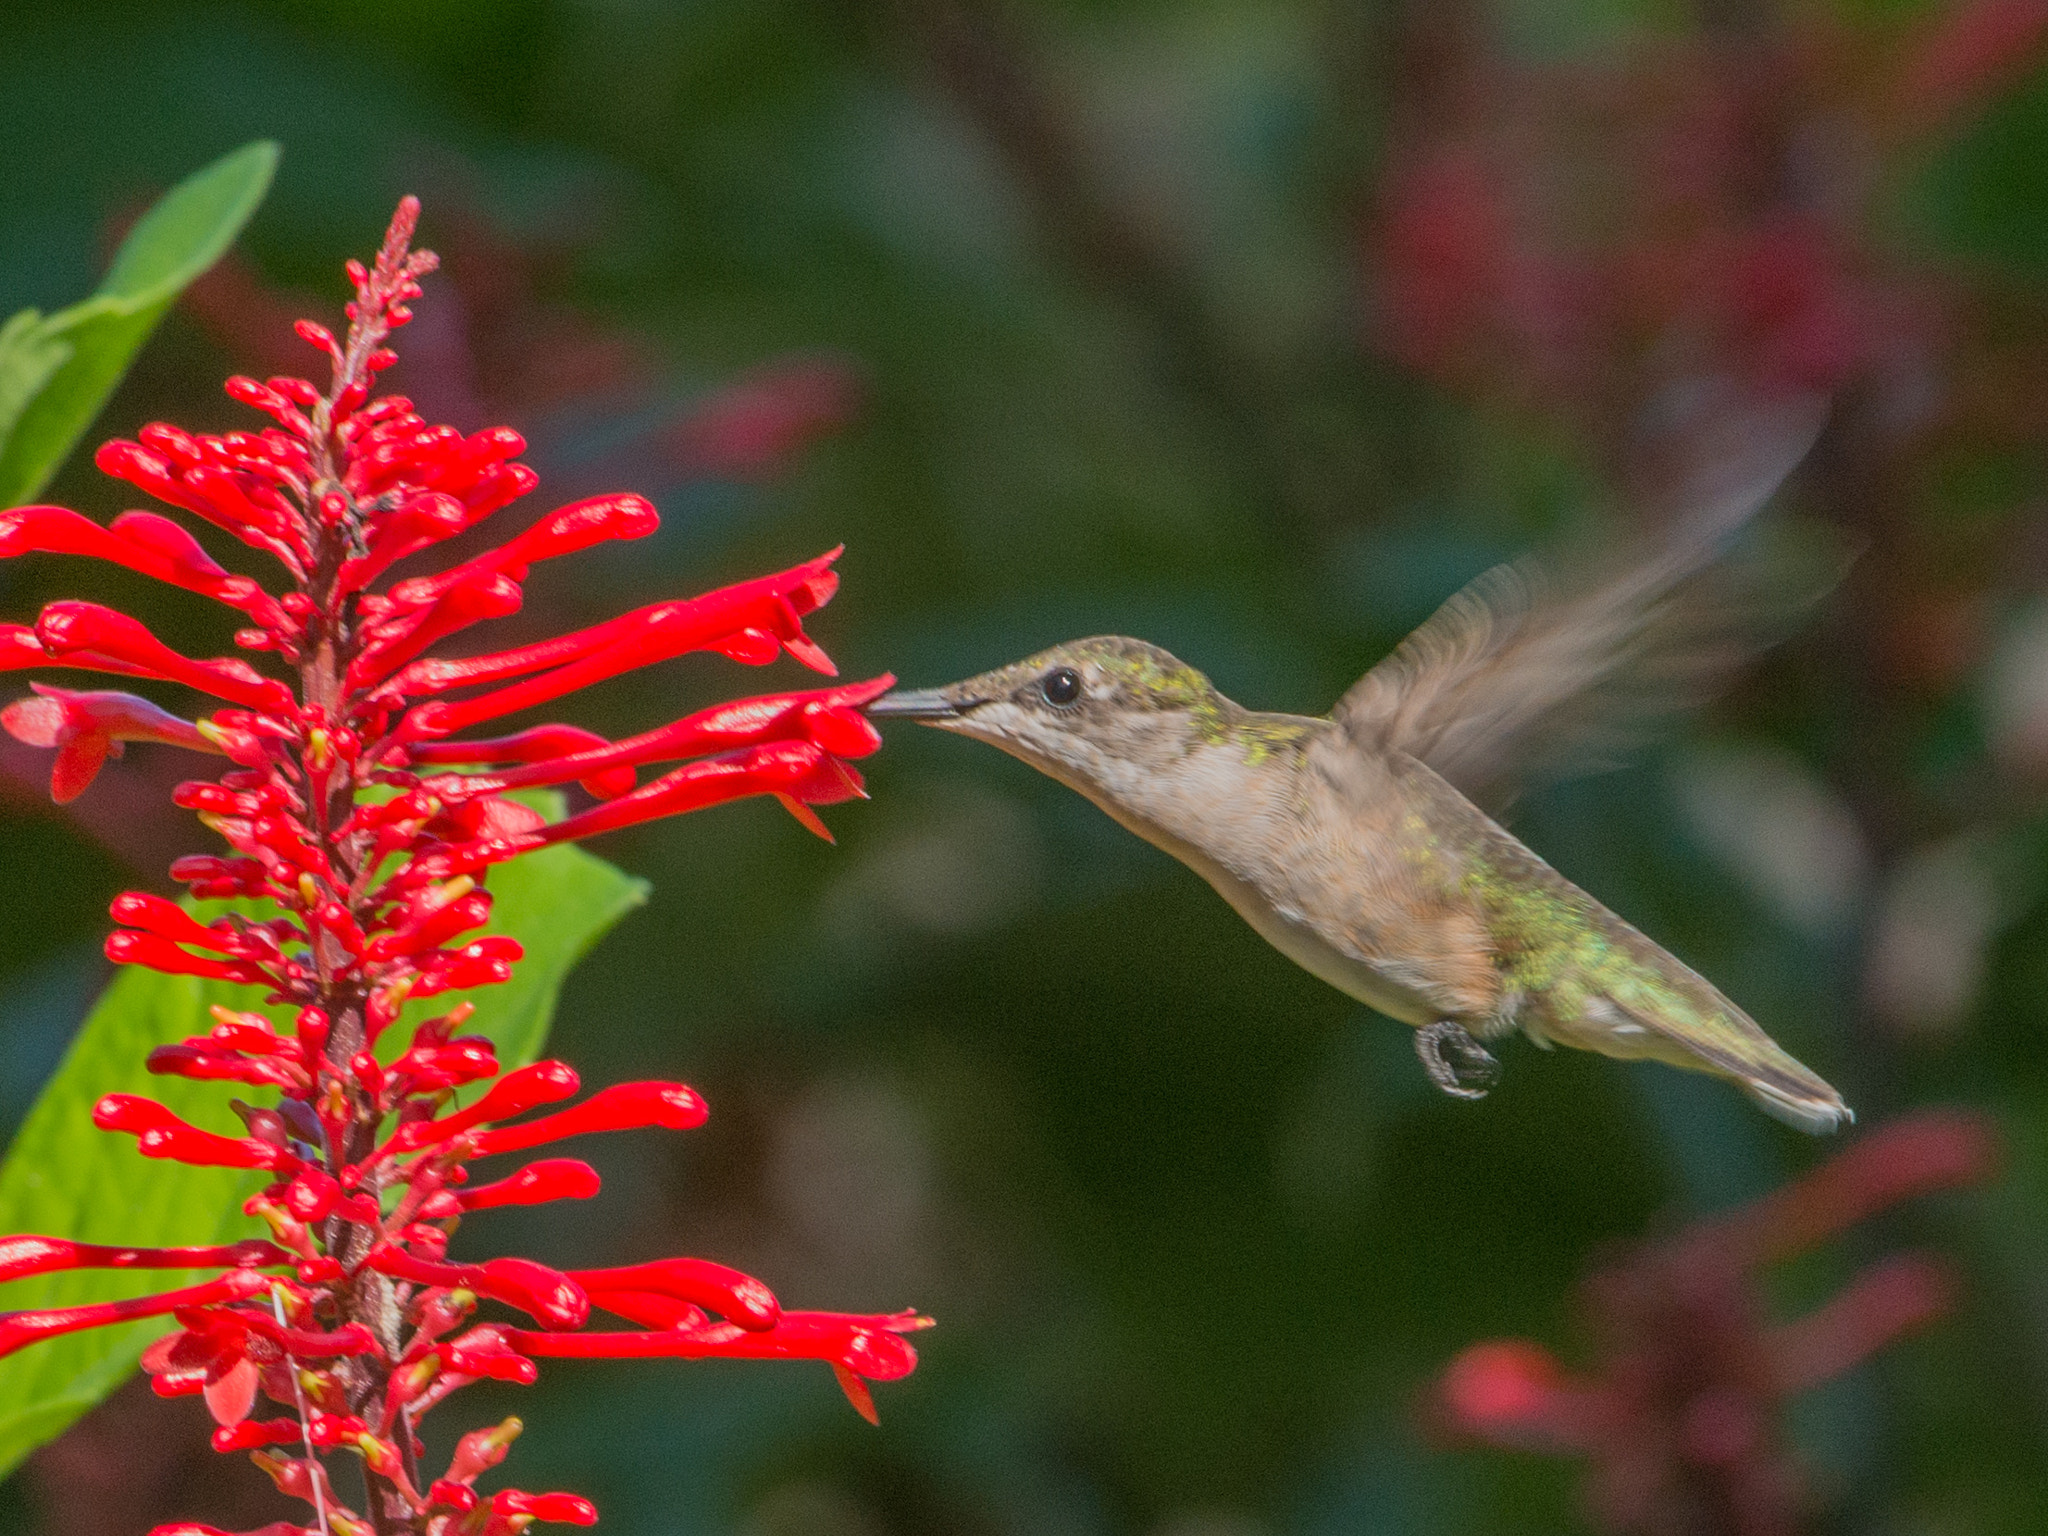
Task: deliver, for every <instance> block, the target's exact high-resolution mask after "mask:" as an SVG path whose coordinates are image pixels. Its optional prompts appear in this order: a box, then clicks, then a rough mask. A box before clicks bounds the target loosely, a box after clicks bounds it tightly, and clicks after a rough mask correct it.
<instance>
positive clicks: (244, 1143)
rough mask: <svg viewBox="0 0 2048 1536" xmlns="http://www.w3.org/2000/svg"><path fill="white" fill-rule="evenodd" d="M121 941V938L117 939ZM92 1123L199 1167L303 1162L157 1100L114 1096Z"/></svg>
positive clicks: (153, 1153) (291, 1166)
mask: <svg viewBox="0 0 2048 1536" xmlns="http://www.w3.org/2000/svg"><path fill="white" fill-rule="evenodd" d="M117 937H118V935H117ZM92 1123H93V1124H94V1125H96V1126H98V1127H99V1128H100V1129H101V1130H103V1131H126V1132H127V1133H128V1134H129V1135H131V1136H133V1137H135V1139H136V1149H137V1150H138V1151H139V1152H141V1153H142V1155H143V1156H144V1157H164V1158H170V1159H173V1160H174V1161H177V1162H181V1163H190V1164H193V1165H195V1166H198V1167H213V1168H267V1169H272V1170H276V1171H280V1172H291V1171H294V1170H296V1169H297V1168H298V1167H299V1160H298V1159H297V1158H296V1157H293V1156H292V1155H291V1153H289V1152H286V1151H284V1150H282V1149H281V1148H278V1147H274V1146H271V1145H270V1144H269V1143H268V1142H265V1141H259V1140H257V1139H256V1138H255V1137H253V1136H216V1135H215V1134H214V1133H213V1132H211V1131H202V1130H200V1129H199V1127H198V1126H196V1125H188V1124H187V1123H186V1122H185V1121H183V1120H180V1119H179V1118H178V1117H177V1116H176V1115H174V1114H172V1113H171V1112H170V1111H169V1110H168V1109H166V1108H164V1106H163V1105H161V1104H159V1103H157V1102H156V1101H155V1100H154V1099H145V1098H140V1097H138V1096H137V1095H135V1094H132V1093H110V1094H108V1095H107V1096H106V1097H105V1098H103V1099H101V1100H100V1101H99V1103H97V1104H95V1105H94V1106H93V1111H92Z"/></svg>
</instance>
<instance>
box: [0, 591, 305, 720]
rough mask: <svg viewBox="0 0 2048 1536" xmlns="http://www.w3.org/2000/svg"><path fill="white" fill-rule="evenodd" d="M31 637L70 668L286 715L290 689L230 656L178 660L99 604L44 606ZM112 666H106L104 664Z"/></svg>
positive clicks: (131, 623)
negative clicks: (128, 676) (157, 681)
mask: <svg viewBox="0 0 2048 1536" xmlns="http://www.w3.org/2000/svg"><path fill="white" fill-rule="evenodd" d="M36 638H37V639H38V640H39V641H41V642H42V646H43V650H44V651H45V652H46V653H47V654H48V655H50V656H51V657H53V658H55V659H57V660H59V661H66V662H68V664H70V665H73V666H81V667H88V668H93V667H97V668H99V669H100V670H102V671H126V672H130V673H133V674H135V675H137V676H142V677H157V678H162V679H163V680H164V681H166V682H172V683H183V684H184V685H185V686H187V687H188V688H196V689H198V690H199V691H200V692H201V693H210V694H212V695H213V696H214V697H216V698H221V699H226V700H228V701H229V702H231V703H235V704H245V705H247V706H248V707H249V708H251V709H258V710H266V709H267V710H279V709H282V710H289V709H291V708H292V696H291V690H290V689H288V688H286V687H285V685H284V684H283V683H280V682H278V681H277V680H276V679H275V678H267V677H264V676H262V675H261V674H260V673H258V672H257V671H256V670H255V669H254V668H252V667H251V666H250V665H249V664H248V663H247V662H245V661H236V660H235V659H233V658H232V657H229V658H224V659H222V660H219V661H194V660H192V659H191V658H190V657H189V656H180V655H179V654H178V653H177V652H176V651H174V650H172V649H171V648H170V647H169V646H167V645H165V644H164V643H163V642H162V641H161V640H159V639H157V638H156V636H154V635H152V634H151V633H150V632H149V631H148V630H147V629H145V628H143V626H142V625H141V624H139V623H138V622H136V621H135V620H134V619H131V618H129V617H128V615H126V614H125V613H116V612H115V611H114V610H113V609H111V608H103V607H101V606H100V605H99V604H98V603H80V602H59V603H50V604H47V605H46V606H45V607H44V608H43V611H42V613H41V614H40V615H39V616H38V617H37V619H36ZM108 662H111V663H113V665H111V666H108V665H105V663H108Z"/></svg>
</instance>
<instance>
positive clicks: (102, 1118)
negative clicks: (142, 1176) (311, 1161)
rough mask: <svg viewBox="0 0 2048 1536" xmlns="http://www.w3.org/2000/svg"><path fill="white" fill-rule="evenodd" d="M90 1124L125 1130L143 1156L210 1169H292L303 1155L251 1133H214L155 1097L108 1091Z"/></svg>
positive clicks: (275, 1170)
mask: <svg viewBox="0 0 2048 1536" xmlns="http://www.w3.org/2000/svg"><path fill="white" fill-rule="evenodd" d="M92 1123H93V1124H94V1125H96V1126H98V1127H99V1128H100V1129H101V1130H103V1131H126V1132H127V1133H128V1134H129V1135H131V1136H133V1137H134V1138H135V1142H136V1148H137V1150H138V1151H140V1152H141V1153H142V1155H143V1156H144V1157H164V1158H170V1159H172V1160H173V1161H175V1162H180V1163H192V1164H195V1165H197V1166H200V1167H210V1168H266V1169H270V1170H272V1171H274V1172H286V1173H289V1172H294V1171H296V1170H297V1168H298V1167H299V1160H298V1159H297V1158H296V1157H294V1156H293V1155H292V1154H291V1153H290V1152H287V1151H286V1150H285V1149H284V1148H282V1147H276V1146H272V1145H271V1144H270V1143H268V1142H265V1141H259V1140H258V1139H256V1138H255V1137H253V1136H216V1135H215V1134H214V1133H213V1132H212V1131H202V1130H201V1129H199V1127H198V1126H196V1125H191V1124H188V1123H187V1122H185V1121H183V1120H180V1119H179V1118H178V1117H177V1116H176V1115H174V1114H172V1113H171V1112H170V1111H169V1110H168V1109H166V1108H164V1106H163V1105H161V1104H159V1103H157V1102H156V1100H154V1099H145V1098H142V1097H140V1096H138V1095H136V1094H132V1093H110V1094H108V1095H107V1096H106V1097H105V1098H103V1099H101V1100H100V1101H99V1103H97V1104H95V1105H94V1106H93V1110H92Z"/></svg>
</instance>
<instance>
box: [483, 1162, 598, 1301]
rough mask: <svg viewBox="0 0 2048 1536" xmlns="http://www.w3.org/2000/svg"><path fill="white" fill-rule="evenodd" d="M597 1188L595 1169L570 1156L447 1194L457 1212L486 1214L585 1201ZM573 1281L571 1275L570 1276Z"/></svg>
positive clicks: (537, 1163) (537, 1164)
mask: <svg viewBox="0 0 2048 1536" xmlns="http://www.w3.org/2000/svg"><path fill="white" fill-rule="evenodd" d="M599 1187H600V1181H599V1179H598V1176H597V1170H596V1169H595V1168H593V1167H591V1166H590V1164H588V1163H584V1162H578V1161H577V1160H576V1159H575V1158H573V1157H549V1158H543V1159H541V1160H540V1161H539V1162H536V1163H528V1164H527V1165H526V1166H525V1167H524V1168H522V1169H520V1170H519V1171H518V1172H517V1173H515V1174H513V1175H512V1176H511V1177H510V1178H508V1179H500V1180H498V1181H497V1182H496V1183H495V1184H481V1185H479V1186H477V1187H476V1188H475V1189H466V1190H463V1191H461V1192H460V1193H454V1194H451V1196H450V1199H451V1200H452V1202H453V1204H454V1205H455V1206H456V1208H457V1209H459V1210H464V1211H487V1210H490V1209H492V1208H494V1207H497V1206H502V1205H546V1204H547V1203H548V1202H549V1201H551V1200H588V1199H590V1198H592V1197H593V1196H595V1195H596V1194H597V1192H598V1189H599ZM571 1278H572V1279H573V1278H574V1276H571Z"/></svg>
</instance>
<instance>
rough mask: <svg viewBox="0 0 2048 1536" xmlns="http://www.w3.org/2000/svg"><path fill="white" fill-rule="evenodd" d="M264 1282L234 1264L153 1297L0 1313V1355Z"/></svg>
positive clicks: (233, 1296)
mask: <svg viewBox="0 0 2048 1536" xmlns="http://www.w3.org/2000/svg"><path fill="white" fill-rule="evenodd" d="M269 1287H270V1281H269V1280H267V1279H266V1278H264V1277H263V1276H262V1275H259V1274H257V1273H256V1272H255V1271H254V1270H250V1269H236V1270H230V1271H229V1272H228V1273H227V1274H225V1275H221V1276H219V1277H218V1278H216V1279H213V1280H208V1281H206V1282H205V1283H203V1284H200V1285H188V1286H185V1287H184V1288H183V1289H181V1290H175V1291H164V1292H162V1293H161V1294H159V1295H156V1296H139V1297H137V1298H135V1299H134V1300H132V1301H95V1302H89V1303H87V1304H86V1305H84V1306H80V1307H55V1308H51V1309H49V1310H47V1311H40V1312H0V1356H4V1355H11V1354H13V1353H14V1352H15V1351H16V1350H17V1349H21V1348H22V1347H24V1346H25V1345H29V1344H34V1343H37V1342H38V1341H40V1340H42V1339H47V1338H52V1337H54V1336H55V1335H57V1334H60V1333H77V1332H78V1331H79V1330H80V1329H83V1328H104V1327H106V1326H107V1325H108V1324H109V1323H126V1322H132V1321H133V1320H134V1319H136V1318H138V1317H162V1316H164V1315H166V1314H167V1313H171V1312H176V1311H178V1310H179V1309H180V1308H183V1307H205V1306H212V1305H214V1304H215V1303H218V1302H226V1301H241V1300H244V1299H245V1298H247V1297H250V1296H254V1295H255V1294H256V1293H257V1292H259V1291H264V1290H268V1289H269Z"/></svg>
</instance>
